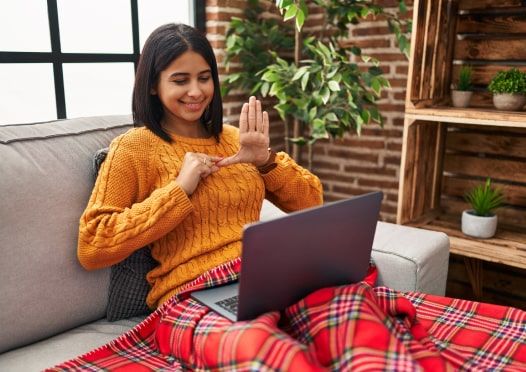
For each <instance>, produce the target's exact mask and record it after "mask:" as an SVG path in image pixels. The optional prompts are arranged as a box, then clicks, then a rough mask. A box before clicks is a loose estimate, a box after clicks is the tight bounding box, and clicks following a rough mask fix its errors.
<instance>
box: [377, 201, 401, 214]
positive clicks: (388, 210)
mask: <svg viewBox="0 0 526 372" xmlns="http://www.w3.org/2000/svg"><path fill="white" fill-rule="evenodd" d="M396 209H397V208H396V207H395V206H394V205H389V204H386V203H382V206H381V207H380V211H382V212H384V213H392V214H396Z"/></svg>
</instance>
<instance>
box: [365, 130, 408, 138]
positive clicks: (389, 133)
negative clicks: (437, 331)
mask: <svg viewBox="0 0 526 372" xmlns="http://www.w3.org/2000/svg"><path fill="white" fill-rule="evenodd" d="M362 135H363V136H378V137H387V138H401V137H402V135H403V132H402V131H401V130H398V129H386V128H364V129H362Z"/></svg>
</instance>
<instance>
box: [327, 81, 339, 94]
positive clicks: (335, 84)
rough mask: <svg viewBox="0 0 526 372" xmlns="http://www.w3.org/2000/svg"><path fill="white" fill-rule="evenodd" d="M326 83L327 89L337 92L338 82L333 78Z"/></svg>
mask: <svg viewBox="0 0 526 372" xmlns="http://www.w3.org/2000/svg"><path fill="white" fill-rule="evenodd" d="M328 85H329V89H330V90H332V91H333V92H338V91H339V90H340V84H338V82H336V81H334V80H331V81H329V83H328Z"/></svg>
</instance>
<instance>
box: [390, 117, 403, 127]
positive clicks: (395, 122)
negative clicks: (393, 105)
mask: <svg viewBox="0 0 526 372" xmlns="http://www.w3.org/2000/svg"><path fill="white" fill-rule="evenodd" d="M393 125H394V126H397V127H403V126H404V119H403V118H394V119H393Z"/></svg>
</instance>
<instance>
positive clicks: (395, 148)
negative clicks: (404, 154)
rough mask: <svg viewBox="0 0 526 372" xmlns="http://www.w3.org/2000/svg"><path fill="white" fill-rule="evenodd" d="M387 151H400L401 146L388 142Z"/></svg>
mask: <svg viewBox="0 0 526 372" xmlns="http://www.w3.org/2000/svg"><path fill="white" fill-rule="evenodd" d="M387 149H388V150H391V151H402V144H401V143H393V142H389V143H388V144H387Z"/></svg>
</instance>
